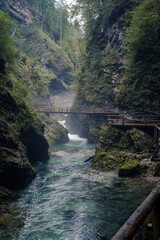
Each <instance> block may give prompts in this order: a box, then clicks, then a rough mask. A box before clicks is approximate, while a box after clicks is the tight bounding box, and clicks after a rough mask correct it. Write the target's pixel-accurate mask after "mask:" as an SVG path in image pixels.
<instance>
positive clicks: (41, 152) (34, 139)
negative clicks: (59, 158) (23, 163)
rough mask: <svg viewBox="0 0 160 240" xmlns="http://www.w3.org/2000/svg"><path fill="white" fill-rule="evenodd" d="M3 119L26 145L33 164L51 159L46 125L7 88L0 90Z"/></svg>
mask: <svg viewBox="0 0 160 240" xmlns="http://www.w3.org/2000/svg"><path fill="white" fill-rule="evenodd" d="M0 106H1V110H0V113H1V117H2V119H5V120H6V121H7V122H8V123H9V125H10V126H11V128H12V129H14V132H15V133H16V135H17V138H18V139H19V140H20V141H21V142H22V143H23V144H24V146H25V147H26V150H27V156H28V158H29V160H30V161H31V162H33V161H34V162H35V161H45V160H47V159H49V154H48V147H49V146H48V143H47V140H46V139H45V138H44V124H43V123H42V122H41V121H40V119H38V118H37V116H36V115H34V113H32V112H31V110H29V108H28V107H27V106H26V105H25V103H24V102H23V101H22V100H20V99H19V98H18V97H15V96H14V94H11V93H9V92H8V91H7V90H6V89H5V88H0Z"/></svg>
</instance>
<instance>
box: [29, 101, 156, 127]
mask: <svg viewBox="0 0 160 240" xmlns="http://www.w3.org/2000/svg"><path fill="white" fill-rule="evenodd" d="M33 106H34V107H35V109H36V111H37V112H42V113H57V114H89V115H103V116H105V117H106V121H107V125H111V126H128V127H129V126H131V127H134V126H135V127H137V126H139V127H154V126H155V125H160V115H135V114H134V115H127V114H123V113H120V112H118V110H116V109H105V108H104V109H102V108H84V107H83V108H82V107H81V108H78V107H65V108H64V107H55V106H52V105H49V104H48V105H33Z"/></svg>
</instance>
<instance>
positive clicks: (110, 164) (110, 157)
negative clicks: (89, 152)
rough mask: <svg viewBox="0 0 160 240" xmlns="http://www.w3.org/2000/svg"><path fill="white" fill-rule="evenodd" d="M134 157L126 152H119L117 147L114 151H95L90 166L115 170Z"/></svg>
mask: <svg viewBox="0 0 160 240" xmlns="http://www.w3.org/2000/svg"><path fill="white" fill-rule="evenodd" d="M133 159H135V157H134V156H132V155H130V156H129V155H128V153H127V152H126V153H121V152H120V151H119V150H118V149H116V150H114V151H108V152H105V151H102V152H101V151H97V152H96V153H95V156H94V159H93V162H92V167H94V168H97V169H101V170H115V169H119V168H120V167H121V166H122V165H123V164H125V162H126V161H127V162H128V161H131V160H133Z"/></svg>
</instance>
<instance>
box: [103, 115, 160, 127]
mask: <svg viewBox="0 0 160 240" xmlns="http://www.w3.org/2000/svg"><path fill="white" fill-rule="evenodd" d="M159 124H160V116H155V115H142V116H140V115H137V116H129V117H128V116H125V115H123V114H121V115H120V117H119V118H112V119H110V118H108V125H116V126H117V125H119V126H125V125H127V126H132V125H134V126H136V125H137V126H148V125H150V126H155V125H159Z"/></svg>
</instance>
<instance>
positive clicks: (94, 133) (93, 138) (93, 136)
mask: <svg viewBox="0 0 160 240" xmlns="http://www.w3.org/2000/svg"><path fill="white" fill-rule="evenodd" d="M99 137H100V129H98V128H92V129H91V130H90V132H89V135H88V141H89V142H90V143H97V142H98V139H99Z"/></svg>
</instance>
